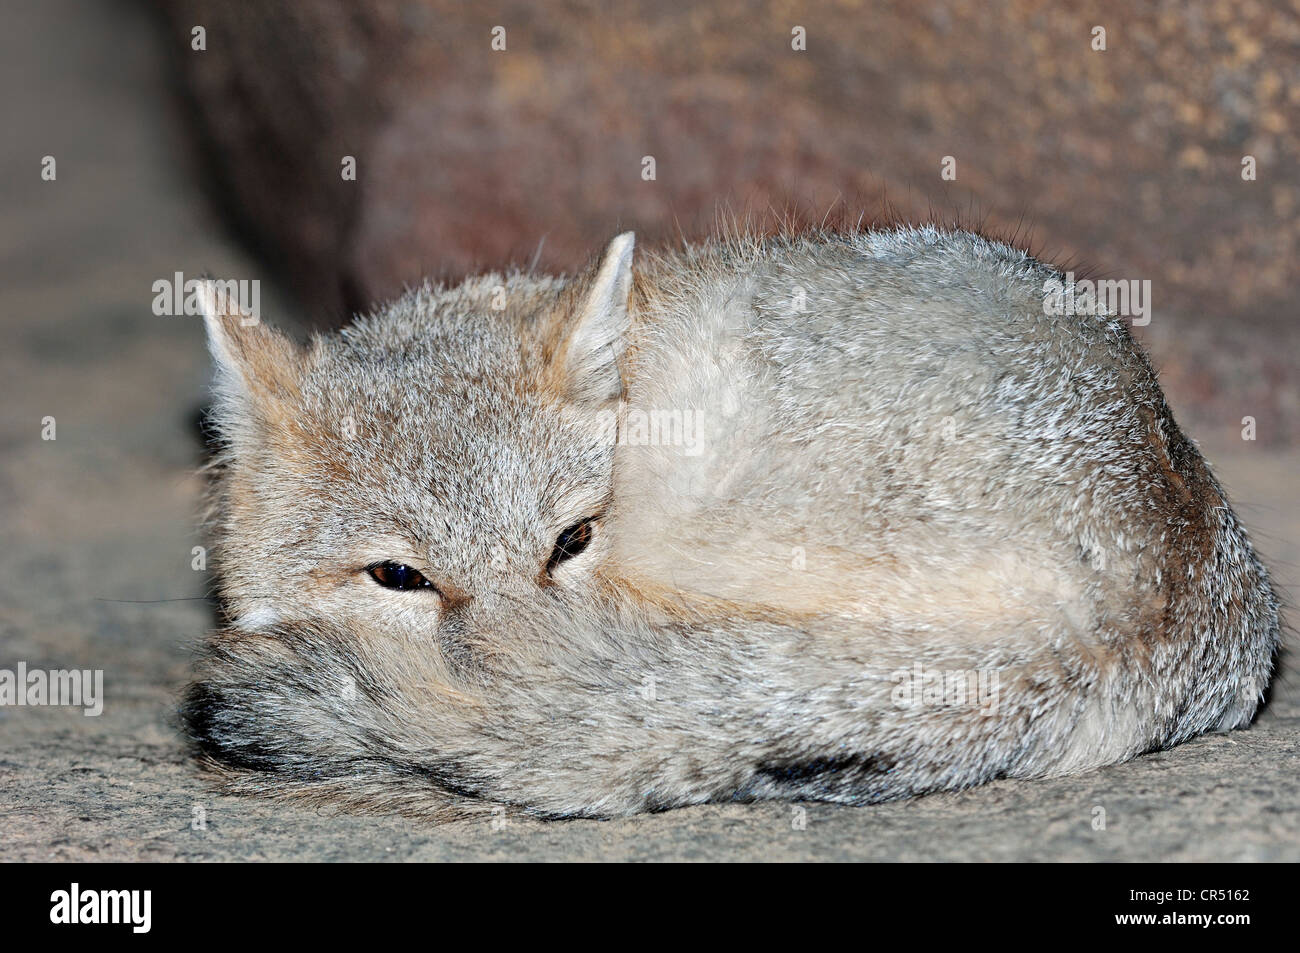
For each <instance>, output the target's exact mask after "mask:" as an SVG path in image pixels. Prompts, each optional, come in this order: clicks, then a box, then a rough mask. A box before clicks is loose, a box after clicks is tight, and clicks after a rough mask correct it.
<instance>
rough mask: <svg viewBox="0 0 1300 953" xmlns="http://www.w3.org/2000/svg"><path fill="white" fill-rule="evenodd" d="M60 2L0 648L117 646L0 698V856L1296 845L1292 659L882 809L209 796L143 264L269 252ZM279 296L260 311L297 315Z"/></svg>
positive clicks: (20, 57)
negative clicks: (1055, 772)
mask: <svg viewBox="0 0 1300 953" xmlns="http://www.w3.org/2000/svg"><path fill="white" fill-rule="evenodd" d="M73 12H74V11H73V9H72V8H67V9H61V5H60V4H55V3H46V4H39V3H35V2H33V3H26V4H14V5H11V6H10V7H9V8H8V9H7V12H6V29H5V30H4V31H0V44H3V49H2V50H0V75H2V76H3V82H2V83H0V88H3V89H4V90H5V94H4V106H5V109H6V114H5V116H4V127H5V129H6V135H5V136H4V137H3V138H2V139H0V163H3V170H4V174H3V175H0V207H3V219H2V221H3V226H2V227H0V328H2V331H0V334H2V340H3V346H0V381H2V382H3V383H2V384H0V387H2V388H3V390H2V393H3V404H2V405H0V446H2V447H3V454H2V455H0V527H2V530H3V541H4V545H3V546H2V547H0V668H13V667H15V666H16V664H17V663H18V662H19V661H23V662H26V663H27V665H28V666H29V667H33V668H35V667H47V668H67V667H77V668H90V669H103V671H104V673H105V674H104V678H105V685H104V688H105V696H106V697H105V702H104V711H103V714H102V715H101V716H99V717H85V716H83V715H82V714H81V713H80V712H79V711H78V710H73V709H58V708H55V709H34V708H0V859H3V860H49V859H53V860H108V859H146V860H171V859H179V860H234V859H303V860H376V859H400V860H435V859H437V860H442V859H582V860H587V859H638V860H655V859H691V860H704V859H735V860H743V859H753V860H804V859H814V858H815V859H836V860H839V859H843V860H848V859H853V860H1300V777H1298V776H1297V767H1298V766H1300V685H1298V684H1297V681H1296V680H1295V679H1294V678H1291V677H1289V676H1284V677H1283V678H1282V679H1281V680H1280V681H1279V683H1278V684H1277V686H1276V687H1275V690H1274V693H1273V698H1272V701H1271V704H1270V706H1269V708H1268V709H1267V710H1266V711H1265V713H1264V714H1263V715H1262V716H1261V717H1260V718H1259V720H1258V722H1257V724H1256V725H1255V726H1254V727H1252V728H1251V729H1250V730H1248V731H1242V732H1234V733H1231V734H1227V735H1217V736H1213V737H1207V738H1202V739H1199V740H1196V741H1193V742H1191V743H1189V744H1186V745H1183V746H1181V747H1179V748H1177V749H1175V750H1172V751H1167V752H1163V753H1159V754H1155V755H1150V756H1147V757H1143V758H1140V759H1138V760H1136V761H1134V762H1132V763H1129V764H1125V765H1120V766H1118V767H1114V768H1110V769H1106V770H1102V771H1097V772H1094V773H1091V774H1088V775H1086V776H1083V777H1078V778H1073V779H1069V780H1061V781H1051V782H1038V783H1026V782H999V783H996V784H991V785H987V786H985V787H982V788H978V789H975V790H971V791H967V792H963V793H960V794H949V795H938V796H932V797H926V798H920V799H916V800H912V801H905V802H898V803H892V804H886V805H880V806H875V807H866V808H841V807H829V806H821V805H807V806H804V807H795V806H792V805H788V804H766V805H744V806H742V805H729V806H717V807H702V808H695V809H689V810H681V811H673V812H669V813H665V814H660V815H654V816H648V817H643V818H637V819H632V820H623V821H614V822H588V821H581V822H567V823H553V824H542V823H538V822H533V821H529V820H526V819H523V818H519V817H514V816H507V817H506V818H505V824H504V826H502V825H500V824H499V823H493V818H492V817H491V816H490V815H484V816H483V817H482V818H480V819H476V820H469V821H462V822H457V823H454V824H449V825H441V826H434V825H430V824H428V823H422V822H419V821H414V820H410V819H406V818H391V817H364V816H352V815H337V814H323V813H319V812H317V811H315V810H313V809H304V808H300V807H294V806H287V805H284V804H278V803H274V804H273V803H266V802H262V801H258V800H245V799H233V798H228V797H219V796H215V795H214V794H213V793H212V790H211V789H210V787H209V786H208V785H207V783H206V782H205V780H204V778H203V777H202V776H201V775H200V774H199V773H198V772H196V770H195V769H194V767H193V765H192V764H191V763H190V761H189V760H187V757H186V754H185V751H184V748H183V746H182V744H181V742H180V740H179V736H178V734H177V731H176V727H175V723H174V708H175V701H176V694H177V692H178V690H179V688H180V687H181V685H182V684H183V681H184V679H185V673H186V667H187V662H188V658H189V653H190V650H191V646H192V645H193V643H194V642H195V641H196V640H197V639H199V638H200V637H201V636H202V634H203V633H204V631H205V629H206V628H207V627H208V626H209V625H210V624H211V610H210V607H209V606H208V604H207V603H206V602H205V601H204V599H203V596H204V593H205V589H206V586H207V585H208V579H207V578H206V576H205V575H204V573H202V572H199V571H195V570H194V569H192V568H191V560H192V555H191V550H192V547H194V546H196V545H198V544H199V542H200V540H199V539H198V538H197V537H196V534H195V529H194V526H195V512H196V499H197V493H198V489H199V484H198V480H197V478H196V476H195V475H194V467H195V465H196V462H197V460H198V453H199V450H198V446H197V442H196V439H195V436H194V427H193V419H194V414H195V411H196V409H197V408H198V407H199V406H201V403H202V401H203V396H204V387H205V380H206V373H207V367H206V355H205V353H204V347H203V341H202V335H201V329H200V327H199V326H198V324H197V321H196V319H193V318H186V317H164V316H156V315H155V314H153V313H152V310H151V302H152V299H153V294H152V291H151V285H152V283H153V281H155V280H156V279H158V278H160V277H164V276H169V275H172V274H173V273H174V272H176V271H181V272H184V273H185V274H186V275H188V276H193V275H197V274H200V273H202V272H204V271H211V272H216V273H221V272H229V273H241V274H257V271H256V269H255V266H253V265H251V264H250V263H249V262H248V261H247V260H245V259H244V258H243V257H242V254H243V253H242V252H241V251H239V250H238V248H237V247H236V246H235V245H234V244H233V243H232V242H230V241H229V240H228V239H227V237H226V236H225V235H223V233H222V231H221V228H220V227H219V226H218V225H217V224H216V221H215V218H214V216H213V214H212V213H211V211H210V210H209V208H208V207H207V206H206V205H205V204H204V203H203V201H201V199H200V198H199V195H198V192H197V190H196V189H195V187H194V185H193V184H192V181H193V171H192V169H193V162H192V156H190V155H189V153H188V152H187V148H188V147H187V146H186V143H185V140H184V139H183V138H182V137H181V135H180V132H179V124H178V116H177V108H178V107H177V104H176V103H175V102H174V101H173V100H172V99H171V98H170V97H169V95H168V93H167V92H166V89H165V86H164V74H163V71H162V67H161V63H160V57H159V54H158V52H157V50H156V48H155V44H156V39H157V38H156V35H155V33H154V32H153V31H152V30H151V29H150V25H149V24H148V23H147V22H145V20H144V17H143V16H142V14H141V13H140V12H139V11H138V10H137V8H136V7H134V6H132V5H126V4H121V5H119V4H113V3H108V4H103V5H78V6H76V7H75V15H73ZM56 14H57V15H56ZM69 24H73V25H74V27H73V28H69V26H68V25H69ZM15 91H16V93H15ZM45 155H53V156H55V157H56V159H57V178H56V179H55V180H54V181H52V182H51V181H42V179H41V177H40V174H39V173H40V161H41V157H42V156H45ZM273 298H274V296H273V295H266V296H264V300H263V310H264V311H265V312H266V313H268V314H272V315H275V314H279V313H283V314H285V315H286V316H288V315H289V314H290V312H289V310H288V306H287V304H285V303H284V302H283V301H279V302H277V301H276V300H269V299H273ZM1171 320H1177V317H1176V316H1175V317H1174V318H1172V319H1171ZM1244 346H1259V347H1267V346H1268V345H1267V342H1264V341H1259V342H1247V345H1244ZM1156 357H1157V358H1159V352H1158V351H1157V353H1156ZM1172 399H1173V402H1174V404H1175V406H1177V405H1178V394H1177V393H1174V394H1173V395H1172ZM47 417H53V418H54V419H55V422H56V427H57V431H56V436H57V439H55V440H52V441H50V440H42V439H41V430H42V426H43V419H44V418H47ZM1190 429H1191V431H1192V433H1193V435H1194V436H1203V435H1204V433H1205V432H1206V431H1205V430H1200V431H1198V429H1197V426H1196V424H1195V422H1193V426H1192V427H1191V428H1190ZM1216 433H1221V429H1220V430H1217V431H1216ZM1206 439H1208V438H1206ZM1216 439H1217V440H1218V441H1219V442H1217V443H1206V444H1205V449H1206V452H1207V455H1208V456H1209V457H1210V459H1211V461H1212V463H1213V464H1214V466H1215V467H1216V470H1217V472H1218V473H1219V474H1220V475H1221V476H1222V478H1223V479H1224V481H1225V482H1226V484H1227V486H1228V488H1229V490H1230V492H1231V493H1232V494H1233V497H1234V499H1235V500H1236V501H1237V504H1238V507H1239V510H1240V512H1241V513H1242V515H1243V517H1244V519H1245V520H1246V522H1247V524H1248V525H1249V526H1250V527H1251V529H1252V531H1253V533H1254V534H1255V537H1256V539H1257V541H1258V543H1259V546H1260V548H1261V550H1262V551H1263V552H1264V553H1265V554H1266V556H1267V557H1269V560H1270V562H1271V564H1272V566H1273V568H1274V571H1275V574H1276V575H1277V577H1278V579H1279V580H1280V581H1281V582H1282V584H1283V585H1284V586H1285V587H1288V588H1289V589H1290V591H1296V582H1297V578H1298V577H1300V484H1298V482H1297V480H1296V478H1295V474H1296V472H1297V468H1298V467H1300V453H1297V452H1296V450H1294V449H1292V448H1288V447H1285V446H1283V447H1277V446H1274V447H1272V448H1270V449H1264V448H1263V447H1261V446H1260V445H1259V444H1255V443H1249V442H1245V441H1230V440H1225V439H1223V438H1222V437H1221V436H1219V437H1216ZM800 812H806V813H803V814H801V813H800ZM1101 818H1104V829H1098V826H1099V825H1098V823H1097V822H1098V820H1099V819H1101Z"/></svg>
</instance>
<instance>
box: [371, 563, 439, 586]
mask: <svg viewBox="0 0 1300 953" xmlns="http://www.w3.org/2000/svg"><path fill="white" fill-rule="evenodd" d="M370 577H371V578H372V579H374V580H375V582H377V583H379V584H380V585H381V586H384V587H386V588H388V589H432V588H433V583H431V582H429V580H427V579H425V578H424V576H422V575H420V572H419V570H417V569H412V568H411V567H410V566H407V565H404V564H403V563H395V562H391V561H390V562H386V563H376V564H375V565H373V566H371V567H370Z"/></svg>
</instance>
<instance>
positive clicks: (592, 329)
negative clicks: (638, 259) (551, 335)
mask: <svg viewBox="0 0 1300 953" xmlns="http://www.w3.org/2000/svg"><path fill="white" fill-rule="evenodd" d="M635 244H636V236H635V235H634V234H633V233H632V232H624V233H623V234H622V235H619V236H618V237H616V238H615V239H614V240H613V241H611V242H610V243H609V245H608V246H607V247H606V248H605V253H604V255H603V256H601V259H600V264H598V265H597V266H596V267H595V269H594V270H592V271H591V272H590V273H589V274H588V275H587V276H586V277H585V278H583V279H581V280H580V281H579V282H578V283H577V285H576V286H575V291H576V297H575V299H574V302H573V305H572V311H571V312H569V314H568V315H566V316H565V318H566V319H565V324H564V326H563V328H562V329H561V334H562V343H560V346H559V347H558V348H557V349H556V350H555V352H554V353H553V354H552V355H551V358H552V361H553V362H555V364H556V365H557V366H556V367H555V369H556V370H557V371H559V372H560V373H561V374H562V375H563V379H564V386H563V390H564V392H565V396H566V397H567V398H568V399H570V400H574V401H578V402H582V403H605V402H608V401H611V400H615V399H616V398H617V397H618V396H619V395H620V394H621V393H622V391H623V381H622V377H621V375H620V373H619V361H620V360H621V359H622V357H623V351H624V349H625V348H626V346H627V334H628V327H629V317H628V298H629V296H630V295H631V293H632V248H633V246H634V245H635Z"/></svg>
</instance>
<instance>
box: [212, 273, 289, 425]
mask: <svg viewBox="0 0 1300 953" xmlns="http://www.w3.org/2000/svg"><path fill="white" fill-rule="evenodd" d="M199 298H200V300H201V301H202V304H203V322H204V324H205V325H207V329H208V350H210V351H211V352H212V358H213V360H214V361H215V362H216V365H217V390H218V392H219V393H220V394H221V396H223V397H226V398H235V399H239V398H246V399H252V400H270V399H275V398H280V397H285V396H288V395H290V394H292V393H295V392H296V391H297V389H298V379H299V376H298V375H299V371H300V370H301V363H302V352H301V350H300V349H299V348H298V346H297V345H295V344H294V343H293V342H292V341H290V340H289V339H288V338H287V337H285V336H284V335H283V334H281V333H280V332H279V331H276V330H274V329H273V328H270V327H267V326H266V325H265V324H263V323H262V321H261V319H260V318H259V317H258V316H257V315H255V314H252V313H250V312H248V311H246V310H244V309H243V308H242V307H241V306H240V304H239V303H238V302H237V301H236V300H235V295H233V294H230V293H228V291H227V289H226V288H225V287H224V286H223V283H222V282H218V281H211V280H209V281H203V282H200V286H199Z"/></svg>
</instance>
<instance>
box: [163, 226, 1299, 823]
mask: <svg viewBox="0 0 1300 953" xmlns="http://www.w3.org/2000/svg"><path fill="white" fill-rule="evenodd" d="M1062 281H1063V276H1062V275H1061V273H1060V272H1058V271H1057V270H1055V269H1053V268H1051V267H1048V266H1047V265H1044V264H1042V263H1040V262H1039V261H1037V260H1035V259H1034V258H1032V257H1031V256H1029V255H1028V254H1026V253H1024V252H1022V251H1019V250H1016V249H1014V248H1012V247H1009V246H1007V245H1004V244H1001V243H998V242H994V241H991V240H988V239H985V238H983V237H980V236H977V235H974V234H971V233H968V232H963V231H946V230H941V229H937V228H930V227H926V228H904V229H890V230H878V231H865V232H863V231H854V232H808V233H800V234H788V235H783V236H777V237H747V236H731V237H728V238H726V239H719V240H715V241H712V242H706V243H704V244H702V245H698V246H686V247H684V248H681V249H678V250H674V251H663V252H658V253H651V254H646V253H644V252H641V251H638V252H637V253H636V254H635V255H634V249H633V237H632V235H631V234H624V235H620V236H618V237H617V238H615V239H614V240H613V241H612V242H611V243H610V244H609V246H608V248H607V249H606V250H605V252H604V253H603V255H602V256H600V257H599V259H598V260H597V261H596V262H595V263H594V264H593V265H592V266H591V268H590V269H588V270H587V271H586V273H584V274H581V275H579V276H577V277H575V278H570V279H563V278H551V277H539V276H536V275H532V274H528V273H518V272H516V273H511V274H505V275H502V274H490V275H486V276H483V277H479V278H475V279H471V280H469V281H466V282H465V283H463V284H461V285H459V286H456V287H450V288H448V287H432V286H425V287H423V288H420V289H418V290H415V291H412V292H410V293H408V294H407V295H406V296H405V297H403V298H401V299H399V300H397V301H396V302H394V303H392V304H391V305H388V306H386V307H384V308H381V309H379V310H377V311H375V312H374V313H373V314H371V315H370V316H368V317H364V318H360V319H358V320H357V321H356V322H355V323H353V324H352V325H351V326H350V327H348V328H346V329H345V330H343V331H341V332H338V333H334V334H328V335H317V336H315V337H313V338H312V340H311V341H310V342H309V343H308V344H306V345H300V344H298V343H297V342H294V341H292V340H290V339H289V338H288V337H287V336H285V335H283V334H281V333H279V332H277V331H275V330H273V329H271V328H269V327H268V326H267V325H266V324H264V323H261V322H257V321H254V320H252V319H251V318H250V317H249V316H247V315H243V314H241V313H240V311H239V309H238V308H237V307H232V306H230V305H229V304H227V303H225V302H223V300H222V297H221V296H220V295H219V294H217V293H216V292H215V290H212V289H209V295H208V301H209V304H208V313H207V317H206V321H207V326H208V334H209V341H210V346H211V350H212V353H213V355H214V356H215V360H216V365H217V377H216V387H215V389H216V405H215V410H214V416H215V419H216V422H217V427H218V430H219V435H220V443H221V449H220V451H219V453H218V456H217V459H216V460H215V461H214V463H213V465H212V471H213V481H212V482H213V486H212V497H211V508H210V518H211V524H212V532H213V535H214V542H215V550H214V552H215V555H216V557H217V573H218V579H219V585H220V596H221V600H222V604H223V609H224V611H223V614H224V617H225V625H224V627H223V628H221V629H220V630H219V631H217V632H216V633H215V634H214V635H213V636H212V637H211V638H210V639H209V640H208V642H207V644H206V647H205V649H204V652H203V655H202V657H201V659H200V660H199V662H198V667H197V672H196V675H195V680H194V682H193V684H192V685H191V687H190V688H189V690H188V694H187V696H186V699H185V707H184V711H185V715H186V719H187V723H188V725H189V728H190V730H191V733H192V735H193V737H194V739H195V741H196V744H197V747H198V749H199V750H200V751H201V752H202V754H203V756H204V758H205V759H206V760H207V761H208V762H209V763H210V764H212V765H213V766H214V767H216V768H217V770H219V771H220V773H221V775H222V777H223V779H224V780H225V782H226V783H227V784H228V785H229V786H230V787H231V788H232V789H234V790H238V791H249V792H260V793H281V794H286V795H296V796H300V797H309V798H319V799H326V798H328V799H331V800H335V801H339V802H342V803H345V804H347V805H350V806H353V807H360V808H375V809H381V810H394V811H403V812H411V813H422V814H434V815H437V814H448V813H454V812H456V811H457V810H458V809H460V808H463V807H464V806H465V805H466V804H469V803H471V802H470V801H469V800H468V799H482V800H486V801H490V802H494V803H503V804H509V805H514V806H516V807H518V808H520V809H523V810H525V811H527V812H530V813H532V814H535V815H537V816H543V817H573V816H611V815H622V814H632V813H636V812H641V811H654V810H662V809H665V808H670V807H675V806H680V805H687V804H697V803H702V802H709V801H727V800H741V801H748V800H754V799H763V798H789V799H814V800H826V801H837V802H843V803H855V804H856V803H869V802H874V801H880V800H884V799H889V798H898V797H904V796H908V795H914V794H921V793H925V792H930V791H941V790H952V789H957V788H963V787H967V786H970V785H974V784H978V783H981V782H984V781H988V780H991V779H994V778H1043V777H1052V776H1059V775H1065V774H1071V773H1076V772H1081V771H1086V770H1089V769H1092V768H1096V767H1099V766H1102V765H1109V764H1114V763H1116V762H1120V761H1123V760H1125V759H1128V758H1132V757H1134V756H1136V755H1139V754H1142V753H1143V752H1147V751H1151V750H1153V749H1158V748H1164V747H1168V746H1171V745H1175V744H1178V743H1179V742H1182V741H1184V740H1186V739H1188V738H1191V737H1193V736H1194V735H1197V734H1200V733H1202V732H1206V731H1216V730H1225V729H1231V728H1237V727H1241V726H1244V725H1246V724H1247V723H1248V722H1249V721H1250V720H1251V718H1252V716H1253V714H1254V712H1255V710H1256V708H1257V706H1258V705H1259V703H1260V700H1261V698H1262V694H1263V691H1264V689H1265V687H1266V685H1267V683H1268V680H1269V676H1270V672H1271V669H1272V665H1273V657H1274V653H1275V650H1276V648H1277V644H1278V626H1279V623H1278V604H1277V600H1276V598H1275V597H1274V594H1273V591H1272V589H1271V588H1270V585H1269V579H1268V574H1267V572H1266V571H1265V569H1264V567H1263V566H1262V565H1261V564H1260V562H1259V560H1258V559H1257V558H1256V556H1255V553H1254V551H1253V550H1252V548H1251V545H1250V542H1249V541H1248V540H1247V537H1246V534H1245V532H1244V531H1243V529H1242V527H1241V524H1240V523H1239V522H1238V520H1237V517H1236V516H1235V515H1234V514H1233V511H1232V510H1231V509H1230V508H1229V506H1228V503H1227V501H1226V499H1225V498H1224V495H1223V492H1222V490H1221V489H1220V487H1219V485H1218V483H1217V482H1216V481H1215V479H1214V477H1213V476H1212V475H1211V474H1210V472H1209V470H1208V469H1207V467H1206V464H1205V461H1204V460H1203V459H1202V458H1201V455H1200V453H1199V452H1198V451H1197V449H1196V448H1195V447H1194V446H1193V445H1192V443H1191V442H1190V441H1189V440H1188V439H1187V438H1186V437H1185V436H1184V435H1183V434H1182V432H1181V431H1180V430H1179V429H1178V426H1177V425H1176V424H1175V423H1174V419H1173V416H1172V415H1171V413H1170V410H1169V408H1168V406H1167V405H1166V403H1165V400H1164V398H1163V396H1162V394H1161V391H1160V388H1159V386H1158V384H1157V381H1156V376H1155V374H1154V372H1153V371H1152V368H1151V365H1150V364H1149V363H1148V361H1147V359H1146V357H1145V356H1144V355H1143V353H1142V351H1141V350H1140V348H1139V347H1138V345H1137V344H1135V342H1134V341H1133V339H1132V337H1131V336H1130V333H1129V330H1128V328H1127V327H1126V325H1125V323H1124V321H1123V320H1122V319H1121V318H1119V317H1117V316H1113V315H1105V314H1102V315H1079V314H1063V313H1062V309H1060V308H1051V307H1047V306H1045V301H1044V288H1045V286H1050V285H1051V283H1052V282H1056V287H1057V288H1060V289H1065V286H1064V285H1063V284H1062ZM1057 293H1061V292H1057ZM1048 304H1050V302H1049V303H1048Z"/></svg>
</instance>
